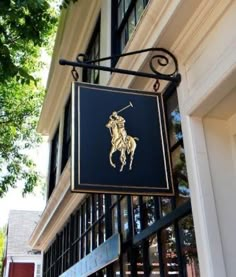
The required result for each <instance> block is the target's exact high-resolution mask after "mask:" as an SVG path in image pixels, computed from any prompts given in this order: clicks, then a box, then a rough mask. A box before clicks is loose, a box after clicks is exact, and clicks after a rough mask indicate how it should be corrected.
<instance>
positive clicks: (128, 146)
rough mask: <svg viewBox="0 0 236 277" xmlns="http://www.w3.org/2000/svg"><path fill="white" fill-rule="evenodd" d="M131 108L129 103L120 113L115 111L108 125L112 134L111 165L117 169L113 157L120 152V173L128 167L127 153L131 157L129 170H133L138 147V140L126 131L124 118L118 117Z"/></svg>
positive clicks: (131, 105)
mask: <svg viewBox="0 0 236 277" xmlns="http://www.w3.org/2000/svg"><path fill="white" fill-rule="evenodd" d="M130 107H131V108H132V107H133V104H132V103H131V102H129V105H128V106H125V107H124V108H122V109H120V110H119V111H117V112H116V111H114V112H113V113H112V114H111V115H110V117H109V121H108V123H107V124H106V127H107V128H108V129H109V131H110V134H111V150H110V154H109V159H110V164H111V166H112V167H114V168H116V165H115V164H114V163H113V161H112V155H113V153H114V152H116V151H120V162H121V167H120V172H121V171H123V168H124V166H125V165H126V153H127V154H128V155H130V163H129V170H132V165H133V160H134V153H135V149H136V147H137V144H136V140H138V138H137V137H132V136H129V135H127V131H126V129H125V122H126V121H125V119H124V118H123V117H122V116H120V115H118V114H119V113H120V112H122V111H124V110H126V109H128V108H130Z"/></svg>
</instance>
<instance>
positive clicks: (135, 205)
mask: <svg viewBox="0 0 236 277" xmlns="http://www.w3.org/2000/svg"><path fill="white" fill-rule="evenodd" d="M132 203H133V221H134V233H135V234H139V233H140V231H141V220H140V205H139V197H138V196H133V197H132Z"/></svg>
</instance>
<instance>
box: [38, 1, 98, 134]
mask: <svg viewBox="0 0 236 277" xmlns="http://www.w3.org/2000/svg"><path fill="white" fill-rule="evenodd" d="M99 12H100V1H91V2H90V4H89V5H88V2H87V1H86V0H80V1H78V2H76V3H75V4H73V5H71V7H70V8H69V9H68V11H67V12H65V14H64V13H63V14H62V15H63V16H62V20H61V22H60V24H59V29H58V32H57V38H56V42H55V43H56V44H55V47H54V49H55V52H54V54H53V57H52V61H51V69H50V74H49V79H48V84H47V94H46V97H45V99H44V103H43V107H42V111H41V115H40V120H39V123H38V132H40V133H42V134H44V135H49V136H51V135H52V134H53V133H54V130H55V128H56V126H57V123H58V121H59V118H60V115H61V112H62V109H63V107H64V105H65V102H66V99H67V97H68V94H69V91H70V83H71V82H72V81H73V79H72V77H71V73H70V72H71V68H69V67H63V66H60V65H59V59H60V58H65V59H68V60H75V58H76V56H77V54H78V53H79V52H84V51H85V49H86V47H87V44H88V41H89V38H90V36H91V34H92V32H93V29H94V26H95V24H96V21H97V18H98V15H99Z"/></svg>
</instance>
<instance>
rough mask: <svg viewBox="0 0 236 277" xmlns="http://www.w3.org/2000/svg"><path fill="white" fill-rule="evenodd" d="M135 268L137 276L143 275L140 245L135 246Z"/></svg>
mask: <svg viewBox="0 0 236 277" xmlns="http://www.w3.org/2000/svg"><path fill="white" fill-rule="evenodd" d="M136 269H137V275H138V276H145V275H144V265H143V249H142V246H141V245H139V246H138V247H137V248H136Z"/></svg>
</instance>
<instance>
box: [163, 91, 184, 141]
mask: <svg viewBox="0 0 236 277" xmlns="http://www.w3.org/2000/svg"><path fill="white" fill-rule="evenodd" d="M166 105H167V106H166V108H167V128H168V133H169V140H170V146H173V145H174V144H175V143H176V142H177V141H179V140H181V139H182V138H183V135H182V130H181V117H180V112H179V107H178V100H177V94H176V93H174V94H173V95H171V96H170V97H169V99H168V100H167V104H166Z"/></svg>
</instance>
